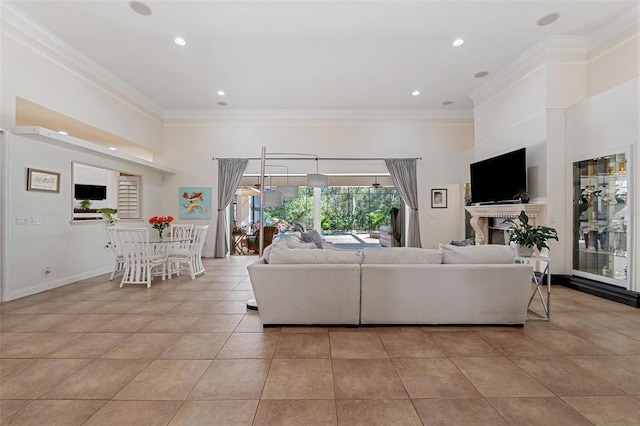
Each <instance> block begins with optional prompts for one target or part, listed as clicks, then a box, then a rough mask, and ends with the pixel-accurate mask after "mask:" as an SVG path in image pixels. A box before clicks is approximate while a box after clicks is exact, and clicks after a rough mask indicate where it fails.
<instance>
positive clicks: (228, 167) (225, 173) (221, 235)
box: [214, 158, 249, 257]
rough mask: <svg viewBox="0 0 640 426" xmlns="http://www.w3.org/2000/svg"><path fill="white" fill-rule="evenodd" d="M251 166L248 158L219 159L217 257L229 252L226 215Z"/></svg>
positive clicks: (215, 251)
mask: <svg viewBox="0 0 640 426" xmlns="http://www.w3.org/2000/svg"><path fill="white" fill-rule="evenodd" d="M247 164H249V160H248V159H246V158H219V159H218V221H217V225H216V245H215V249H214V256H215V257H225V256H226V255H227V253H228V252H229V234H228V233H227V231H228V230H229V225H228V224H227V215H226V214H224V213H225V210H226V209H227V207H229V204H230V203H231V201H232V200H233V195H234V194H235V193H236V190H237V189H238V185H240V179H242V175H243V174H244V171H245V169H246V168H247Z"/></svg>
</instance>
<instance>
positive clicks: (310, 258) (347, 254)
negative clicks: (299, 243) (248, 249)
mask: <svg viewBox="0 0 640 426" xmlns="http://www.w3.org/2000/svg"><path fill="white" fill-rule="evenodd" d="M269 263H270V264H272V265H276V264H360V263H362V253H361V252H360V251H356V250H345V251H342V250H340V251H338V250H301V249H288V248H286V247H283V246H275V247H274V248H273V250H272V251H271V255H270V256H269Z"/></svg>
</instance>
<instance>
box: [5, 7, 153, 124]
mask: <svg viewBox="0 0 640 426" xmlns="http://www.w3.org/2000/svg"><path fill="white" fill-rule="evenodd" d="M1 3H2V6H1V13H0V19H1V20H2V21H4V22H5V23H8V24H10V25H11V26H13V27H15V28H16V29H17V30H18V31H20V32H21V33H23V34H25V35H26V36H28V37H30V38H31V39H32V40H35V41H36V42H37V43H39V44H41V45H42V46H44V47H46V48H47V49H50V50H51V51H52V52H54V53H55V54H57V55H59V56H60V58H62V59H64V60H65V61H68V62H69V63H70V64H72V65H73V66H75V67H77V68H78V69H79V70H81V71H82V73H87V74H89V75H90V76H92V77H93V78H94V79H95V81H94V82H97V83H98V84H99V85H100V86H101V87H102V89H104V90H106V91H107V92H109V93H111V94H113V95H114V96H116V97H118V98H119V99H121V100H123V101H124V102H127V103H128V104H130V105H133V106H134V107H136V108H138V109H141V108H142V110H145V109H146V110H147V111H149V112H151V113H152V114H155V116H156V117H154V118H156V119H158V118H160V117H162V116H163V114H164V109H163V108H162V107H160V106H159V105H158V104H156V103H155V102H153V101H152V100H150V99H149V98H148V97H146V96H145V95H143V94H142V93H140V92H139V91H137V90H136V89H134V88H133V87H132V86H130V85H128V84H127V83H125V82H124V81H122V80H121V79H120V78H118V77H117V76H116V75H115V74H113V73H111V72H110V71H108V70H107V69H106V68H104V67H103V66H102V65H100V64H98V63H97V62H95V61H94V60H92V59H91V58H89V57H87V56H86V55H85V54H83V53H82V52H80V51H78V50H76V49H74V48H73V47H71V46H69V44H67V43H66V42H65V41H64V40H62V39H61V38H60V37H58V36H56V35H54V34H53V33H51V32H50V31H49V30H48V29H46V28H45V27H43V26H42V25H40V24H39V23H38V22H36V21H35V20H33V19H31V18H30V17H29V16H27V15H25V14H24V13H23V12H22V11H20V9H18V8H17V7H15V6H14V5H12V4H11V3H9V2H7V1H2V2H1ZM3 32H5V30H4V29H3ZM37 51H38V52H39V53H40V54H42V55H44V54H45V53H44V52H42V51H41V50H40V49H37Z"/></svg>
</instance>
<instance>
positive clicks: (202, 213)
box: [178, 186, 211, 219]
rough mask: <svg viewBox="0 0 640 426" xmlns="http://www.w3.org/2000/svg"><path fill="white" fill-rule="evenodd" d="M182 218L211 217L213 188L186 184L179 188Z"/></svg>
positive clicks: (179, 210)
mask: <svg viewBox="0 0 640 426" xmlns="http://www.w3.org/2000/svg"><path fill="white" fill-rule="evenodd" d="M178 213H179V218H180V219H211V188H209V187H202V186H185V187H180V188H179V190H178Z"/></svg>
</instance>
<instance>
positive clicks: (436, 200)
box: [431, 189, 447, 209]
mask: <svg viewBox="0 0 640 426" xmlns="http://www.w3.org/2000/svg"><path fill="white" fill-rule="evenodd" d="M431 208H432V209H446V208H447V190H446V189H432V190H431Z"/></svg>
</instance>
